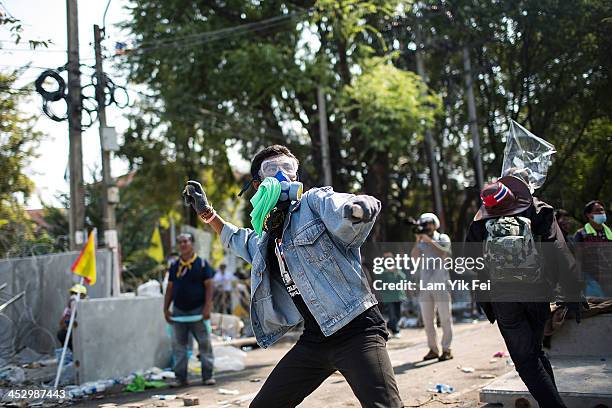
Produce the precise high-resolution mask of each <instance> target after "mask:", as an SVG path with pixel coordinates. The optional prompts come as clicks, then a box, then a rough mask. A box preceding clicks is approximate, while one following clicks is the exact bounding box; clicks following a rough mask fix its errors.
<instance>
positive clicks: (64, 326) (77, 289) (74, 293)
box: [57, 283, 87, 350]
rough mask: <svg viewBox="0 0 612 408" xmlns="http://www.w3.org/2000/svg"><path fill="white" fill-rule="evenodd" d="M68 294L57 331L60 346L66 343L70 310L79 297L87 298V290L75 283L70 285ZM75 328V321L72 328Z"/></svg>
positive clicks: (69, 343)
mask: <svg viewBox="0 0 612 408" xmlns="http://www.w3.org/2000/svg"><path fill="white" fill-rule="evenodd" d="M68 293H70V297H69V298H68V303H67V304H66V307H65V308H64V313H63V314H62V318H61V319H60V323H59V326H60V328H59V330H58V331H57V339H58V340H59V341H60V344H61V345H62V346H63V345H64V342H65V341H66V334H67V333H68V325H69V324H70V316H71V315H72V309H73V308H74V304H75V303H76V298H77V297H80V298H81V299H85V298H86V297H87V288H86V287H85V285H81V284H79V283H77V284H75V285H72V287H71V288H70V290H69V291H68ZM75 318H76V317H75ZM76 326H77V322H76V320H75V321H74V327H76ZM68 348H69V349H70V350H72V335H71V336H70V339H68Z"/></svg>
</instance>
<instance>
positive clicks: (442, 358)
mask: <svg viewBox="0 0 612 408" xmlns="http://www.w3.org/2000/svg"><path fill="white" fill-rule="evenodd" d="M452 359H453V355H452V354H451V351H450V350H444V351H443V352H442V355H441V356H440V357H439V358H438V361H446V360H452Z"/></svg>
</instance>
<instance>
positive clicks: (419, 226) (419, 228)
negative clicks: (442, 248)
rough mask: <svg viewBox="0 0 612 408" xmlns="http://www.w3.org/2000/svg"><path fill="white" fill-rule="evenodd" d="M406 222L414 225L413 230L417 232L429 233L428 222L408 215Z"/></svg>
mask: <svg viewBox="0 0 612 408" xmlns="http://www.w3.org/2000/svg"><path fill="white" fill-rule="evenodd" d="M406 223H408V224H409V225H410V226H412V232H413V233H415V234H426V233H427V223H426V222H424V223H419V222H418V221H417V220H416V219H414V218H412V217H408V218H407V219H406Z"/></svg>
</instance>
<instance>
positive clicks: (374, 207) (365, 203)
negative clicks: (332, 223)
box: [343, 195, 380, 223]
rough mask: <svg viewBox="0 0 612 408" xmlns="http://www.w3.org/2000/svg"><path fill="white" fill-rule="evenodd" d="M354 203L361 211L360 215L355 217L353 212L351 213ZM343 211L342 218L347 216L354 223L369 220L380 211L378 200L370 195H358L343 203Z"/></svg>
mask: <svg viewBox="0 0 612 408" xmlns="http://www.w3.org/2000/svg"><path fill="white" fill-rule="evenodd" d="M354 205H358V206H359V207H361V210H362V211H361V212H363V215H361V217H356V216H355V214H353V206H354ZM343 211H344V214H343V215H344V218H348V219H349V220H351V221H352V222H354V223H357V222H370V221H372V220H373V219H374V217H376V215H377V214H378V213H379V212H380V201H378V200H377V199H376V198H374V197H372V196H368V195H358V196H355V197H353V198H351V199H350V200H349V201H347V203H346V204H345V205H344V209H343Z"/></svg>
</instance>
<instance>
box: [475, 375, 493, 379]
mask: <svg viewBox="0 0 612 408" xmlns="http://www.w3.org/2000/svg"><path fill="white" fill-rule="evenodd" d="M495 377H496V376H495V375H494V374H480V375H479V376H478V378H482V379H491V378H495Z"/></svg>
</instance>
